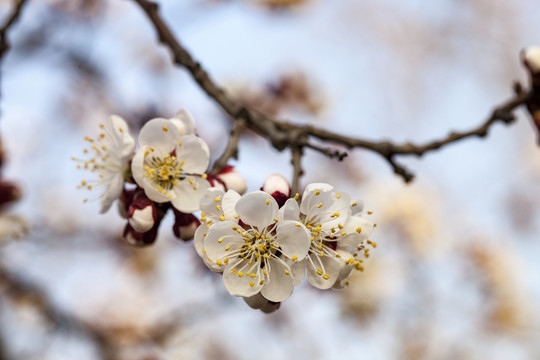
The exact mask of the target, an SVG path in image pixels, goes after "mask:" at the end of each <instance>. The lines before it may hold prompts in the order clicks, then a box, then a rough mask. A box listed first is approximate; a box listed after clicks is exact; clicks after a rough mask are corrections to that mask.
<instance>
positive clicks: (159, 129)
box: [139, 118, 179, 154]
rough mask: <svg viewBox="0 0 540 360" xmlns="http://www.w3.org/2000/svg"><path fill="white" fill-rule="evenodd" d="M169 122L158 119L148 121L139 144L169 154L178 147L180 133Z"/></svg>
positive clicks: (142, 129)
mask: <svg viewBox="0 0 540 360" xmlns="http://www.w3.org/2000/svg"><path fill="white" fill-rule="evenodd" d="M171 125H172V124H171V123H170V121H169V120H167V119H163V118H156V119H152V120H150V121H148V122H147V123H146V124H144V126H143V127H142V128H141V132H140V133H139V143H140V144H141V146H145V145H146V146H148V147H152V148H154V149H156V150H158V151H159V152H161V153H164V154H169V153H171V152H172V151H173V150H174V149H175V147H176V146H177V145H178V140H179V137H178V132H177V131H176V127H174V128H173V127H172V126H171Z"/></svg>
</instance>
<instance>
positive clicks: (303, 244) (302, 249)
mask: <svg viewBox="0 0 540 360" xmlns="http://www.w3.org/2000/svg"><path fill="white" fill-rule="evenodd" d="M276 233H277V238H276V240H275V242H276V244H278V245H279V247H280V250H281V252H282V253H283V255H285V256H286V257H288V258H289V259H291V258H293V257H296V258H298V259H299V260H301V259H303V258H305V257H306V255H307V253H308V250H309V247H310V246H311V240H310V232H309V230H308V229H307V228H306V227H305V226H304V224H302V223H300V222H298V221H290V220H286V221H280V222H278V225H277V229H276Z"/></svg>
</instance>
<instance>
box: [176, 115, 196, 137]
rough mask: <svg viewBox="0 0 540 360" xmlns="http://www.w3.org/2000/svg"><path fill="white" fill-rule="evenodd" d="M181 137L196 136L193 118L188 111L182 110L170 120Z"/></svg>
mask: <svg viewBox="0 0 540 360" xmlns="http://www.w3.org/2000/svg"><path fill="white" fill-rule="evenodd" d="M170 120H171V121H172V123H173V124H174V126H175V127H176V129H178V134H179V135H180V136H184V135H190V134H195V129H194V121H193V117H191V115H190V114H189V112H187V111H186V110H184V109H182V110H180V111H178V112H177V113H176V115H174V117H173V118H172V119H170Z"/></svg>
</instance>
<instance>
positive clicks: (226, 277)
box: [223, 260, 263, 297]
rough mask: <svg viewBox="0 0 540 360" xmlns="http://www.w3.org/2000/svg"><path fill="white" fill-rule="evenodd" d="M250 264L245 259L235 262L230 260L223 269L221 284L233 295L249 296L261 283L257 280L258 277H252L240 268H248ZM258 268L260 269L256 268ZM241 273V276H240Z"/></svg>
mask: <svg viewBox="0 0 540 360" xmlns="http://www.w3.org/2000/svg"><path fill="white" fill-rule="evenodd" d="M250 267H251V265H250V264H248V262H247V261H246V260H244V261H242V262H240V263H239V264H236V266H235V264H234V263H232V262H230V263H229V264H228V265H227V266H226V267H225V269H224V270H223V284H224V285H225V288H226V289H227V291H228V292H229V294H231V295H233V296H242V297H250V296H253V295H255V294H257V293H258V292H259V291H260V290H261V288H262V287H263V285H261V284H260V283H259V281H258V277H255V278H252V277H251V276H248V275H247V274H246V273H245V272H244V271H242V270H241V269H249V268H250ZM258 270H260V269H258ZM240 275H241V276H240Z"/></svg>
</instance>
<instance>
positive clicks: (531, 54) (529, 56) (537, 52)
mask: <svg viewBox="0 0 540 360" xmlns="http://www.w3.org/2000/svg"><path fill="white" fill-rule="evenodd" d="M521 59H522V61H523V64H524V65H525V67H526V68H527V70H529V73H530V75H531V80H532V85H533V87H535V88H537V87H540V46H529V47H527V48H525V49H523V50H522V51H521Z"/></svg>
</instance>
